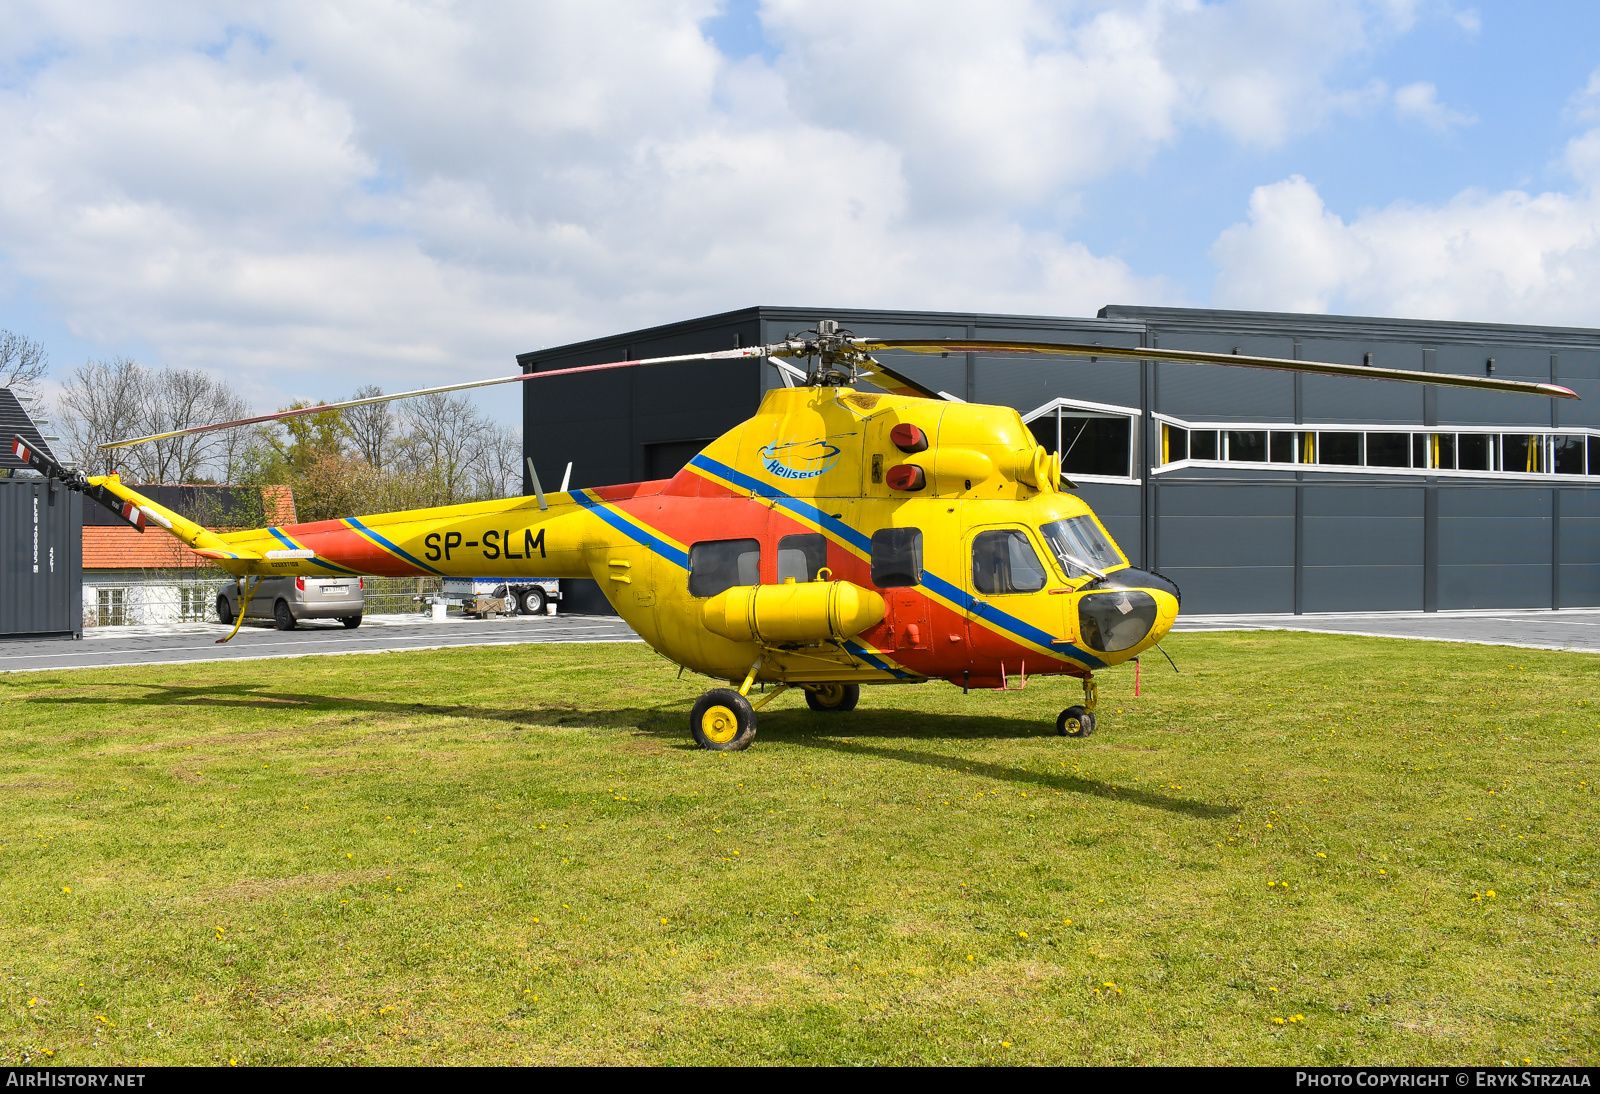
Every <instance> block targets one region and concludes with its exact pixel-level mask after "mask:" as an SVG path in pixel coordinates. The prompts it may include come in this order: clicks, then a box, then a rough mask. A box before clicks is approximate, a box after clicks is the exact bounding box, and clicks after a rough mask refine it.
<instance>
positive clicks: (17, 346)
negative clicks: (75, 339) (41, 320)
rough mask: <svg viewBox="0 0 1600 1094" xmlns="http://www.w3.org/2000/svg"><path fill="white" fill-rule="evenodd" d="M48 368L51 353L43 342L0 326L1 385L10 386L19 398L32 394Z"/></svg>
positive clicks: (36, 392) (36, 390)
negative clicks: (1, 328) (0, 328)
mask: <svg viewBox="0 0 1600 1094" xmlns="http://www.w3.org/2000/svg"><path fill="white" fill-rule="evenodd" d="M48 371H50V355H49V354H48V353H46V352H45V349H44V344H43V343H41V342H35V341H34V340H33V339H32V338H27V337H25V336H23V335H20V334H12V333H11V332H10V331H8V330H0V387H8V388H10V389H11V390H12V391H13V392H14V393H15V394H16V396H17V398H18V399H25V398H30V397H32V396H34V395H37V394H38V384H39V381H40V380H42V379H44V374H45V373H46V372H48Z"/></svg>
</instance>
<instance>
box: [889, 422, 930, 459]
mask: <svg viewBox="0 0 1600 1094" xmlns="http://www.w3.org/2000/svg"><path fill="white" fill-rule="evenodd" d="M889 440H891V441H893V442H894V446H895V447H896V448H898V449H899V450H900V451H902V452H926V451H927V450H928V435H927V434H926V433H924V432H923V431H922V430H920V429H918V428H917V427H916V426H914V425H912V424H911V423H910V422H901V423H900V424H899V425H897V426H895V427H894V428H893V429H891V430H889Z"/></svg>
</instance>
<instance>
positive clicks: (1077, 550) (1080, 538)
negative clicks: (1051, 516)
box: [1039, 513, 1124, 579]
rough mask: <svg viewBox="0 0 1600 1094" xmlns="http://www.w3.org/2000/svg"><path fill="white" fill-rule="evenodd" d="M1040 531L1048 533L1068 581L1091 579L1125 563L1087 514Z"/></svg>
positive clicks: (1052, 551)
mask: <svg viewBox="0 0 1600 1094" xmlns="http://www.w3.org/2000/svg"><path fill="white" fill-rule="evenodd" d="M1039 531H1040V532H1042V533H1044V541H1045V543H1046V544H1048V545H1049V547H1050V553H1051V554H1053V555H1055V556H1056V561H1057V562H1059V563H1060V564H1061V569H1062V571H1063V572H1065V573H1066V575H1067V577H1068V578H1072V579H1076V578H1080V577H1089V576H1090V575H1091V574H1093V573H1094V572H1095V571H1096V570H1099V571H1102V572H1103V571H1105V570H1109V569H1111V568H1112V567H1114V566H1121V565H1122V564H1123V562H1124V559H1123V557H1122V553H1121V552H1120V551H1118V550H1117V547H1116V544H1114V543H1112V542H1111V539H1110V537H1108V536H1107V535H1106V534H1105V533H1104V532H1102V531H1101V530H1100V526H1099V525H1098V524H1096V523H1095V521H1094V518H1093V517H1091V516H1089V515H1088V514H1087V513H1085V514H1084V515H1083V516H1080V517H1068V518H1067V519H1066V520H1053V521H1051V522H1050V523H1049V524H1046V525H1044V526H1043V527H1042V528H1040V529H1039Z"/></svg>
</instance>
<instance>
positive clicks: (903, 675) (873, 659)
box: [844, 639, 919, 680]
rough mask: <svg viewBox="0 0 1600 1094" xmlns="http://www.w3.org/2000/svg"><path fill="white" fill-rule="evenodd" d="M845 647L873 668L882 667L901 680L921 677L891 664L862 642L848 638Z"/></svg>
mask: <svg viewBox="0 0 1600 1094" xmlns="http://www.w3.org/2000/svg"><path fill="white" fill-rule="evenodd" d="M844 648H845V649H847V650H849V651H850V652H851V653H852V654H854V655H855V656H856V657H859V658H860V659H861V660H863V661H865V662H866V663H867V664H869V665H871V666H872V667H873V668H875V669H881V670H882V671H884V672H887V673H889V674H891V675H893V676H895V677H896V678H898V679H901V680H915V679H919V677H916V676H914V675H913V674H911V673H909V672H903V671H901V670H900V669H897V668H895V667H894V666H893V665H891V664H889V663H888V662H887V661H885V660H884V659H883V658H881V657H879V656H878V655H876V654H874V653H871V652H870V651H868V650H867V648H866V647H865V646H863V645H861V643H859V642H852V641H850V640H849V639H846V640H845V643H844Z"/></svg>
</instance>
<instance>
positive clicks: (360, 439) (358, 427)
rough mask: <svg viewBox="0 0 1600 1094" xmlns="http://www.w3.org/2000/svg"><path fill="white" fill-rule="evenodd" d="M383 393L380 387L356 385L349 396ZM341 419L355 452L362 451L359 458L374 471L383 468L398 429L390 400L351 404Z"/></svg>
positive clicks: (367, 396)
mask: <svg viewBox="0 0 1600 1094" xmlns="http://www.w3.org/2000/svg"><path fill="white" fill-rule="evenodd" d="M382 394H383V388H381V387H379V386H377V385H376V384H367V385H365V386H364V387H359V388H357V389H356V393H355V395H353V396H352V398H355V399H370V398H372V397H373V396H375V395H382ZM342 419H343V422H344V428H345V432H346V433H348V434H349V436H350V440H351V441H352V442H354V444H355V446H356V451H358V452H360V453H361V458H362V459H364V460H366V461H367V463H368V464H370V465H371V466H372V467H374V468H376V469H377V470H379V471H381V470H383V467H384V463H385V461H386V460H387V458H388V456H389V449H390V447H391V446H392V445H393V444H394V440H395V434H396V432H398V428H399V422H398V421H397V420H396V418H395V413H394V407H393V406H392V405H391V404H389V403H371V404H369V405H367V406H353V407H351V408H350V409H349V410H346V411H345V412H344V413H343V415H342Z"/></svg>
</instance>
